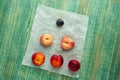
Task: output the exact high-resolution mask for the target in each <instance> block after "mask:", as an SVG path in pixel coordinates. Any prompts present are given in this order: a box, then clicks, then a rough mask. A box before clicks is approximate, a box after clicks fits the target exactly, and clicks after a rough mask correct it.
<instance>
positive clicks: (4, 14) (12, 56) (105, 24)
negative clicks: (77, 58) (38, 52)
mask: <svg viewBox="0 0 120 80" xmlns="http://www.w3.org/2000/svg"><path fill="white" fill-rule="evenodd" d="M39 3H41V4H44V5H46V6H50V7H54V8H56V9H62V10H67V11H71V12H75V13H78V14H83V15H88V16H89V26H88V27H89V28H88V33H87V36H86V41H85V47H84V53H83V57H82V64H81V69H80V78H79V79H75V78H70V77H66V76H61V75H59V74H55V73H51V72H48V71H44V70H40V69H35V68H30V67H26V66H23V65H21V62H22V59H23V56H24V54H25V51H26V47H27V44H28V40H29V37H30V32H31V28H32V23H33V19H34V16H35V12H36V8H37V5H38V4H39ZM0 80H120V0H0Z"/></svg>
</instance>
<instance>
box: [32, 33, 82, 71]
mask: <svg viewBox="0 0 120 80" xmlns="http://www.w3.org/2000/svg"><path fill="white" fill-rule="evenodd" d="M53 40H54V39H53V36H52V35H50V34H43V35H42V36H40V43H41V44H42V45H43V46H45V47H49V46H51V45H52V43H53ZM74 46H75V42H74V41H73V40H72V39H71V38H70V37H69V36H64V37H63V38H62V39H61V48H62V49H63V50H71V49H73V47H74ZM32 62H33V64H34V65H36V66H41V65H42V64H43V63H44V62H45V54H44V53H43V52H35V53H34V54H33V55H32ZM63 63H64V58H63V56H62V55H60V54H53V55H52V56H51V58H50V64H51V66H52V67H54V68H60V67H61V66H62V65H63ZM68 68H69V70H70V71H72V72H77V71H78V70H79V69H80V62H79V61H78V60H75V59H72V60H70V61H69V62H68Z"/></svg>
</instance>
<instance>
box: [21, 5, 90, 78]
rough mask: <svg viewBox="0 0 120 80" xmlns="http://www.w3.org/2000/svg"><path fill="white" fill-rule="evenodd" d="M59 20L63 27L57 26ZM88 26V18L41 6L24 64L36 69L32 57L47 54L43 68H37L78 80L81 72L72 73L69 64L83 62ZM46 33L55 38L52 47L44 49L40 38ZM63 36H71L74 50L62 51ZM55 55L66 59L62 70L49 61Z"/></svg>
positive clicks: (37, 12) (36, 16)
mask: <svg viewBox="0 0 120 80" xmlns="http://www.w3.org/2000/svg"><path fill="white" fill-rule="evenodd" d="M58 18H61V19H63V21H64V25H63V26H62V27H57V26H56V20H57V19H58ZM87 26H88V17H87V16H84V15H79V14H76V13H72V12H67V11H63V10H57V9H54V8H50V7H47V6H44V5H39V6H38V8H37V11H36V15H35V18H34V22H33V26H32V31H31V35H30V39H29V42H28V46H27V49H26V53H25V56H24V59H23V62H22V64H23V65H26V66H30V67H36V66H35V65H33V63H32V61H31V56H32V54H33V53H35V52H37V51H41V52H43V53H45V56H46V60H45V63H44V64H43V65H42V66H40V67H37V68H41V69H45V70H48V71H51V72H55V73H58V74H62V75H66V76H70V77H76V78H78V77H79V72H77V73H71V72H70V71H69V69H68V62H69V60H70V59H77V60H79V61H80V62H81V58H82V53H83V47H84V41H85V37H86V32H87ZM44 33H49V34H52V35H53V37H54V42H53V44H52V46H50V47H47V48H45V47H43V46H42V45H41V44H40V42H39V38H40V36H41V35H42V34H44ZM63 36H70V37H71V38H72V39H73V40H74V41H75V47H74V48H73V49H72V50H70V51H63V50H62V49H61V46H60V42H61V38H62V37H63ZM54 53H60V54H61V55H62V56H63V57H64V63H63V66H62V67H61V68H60V69H54V68H52V67H51V65H50V61H49V60H50V57H51V56H52V54H54Z"/></svg>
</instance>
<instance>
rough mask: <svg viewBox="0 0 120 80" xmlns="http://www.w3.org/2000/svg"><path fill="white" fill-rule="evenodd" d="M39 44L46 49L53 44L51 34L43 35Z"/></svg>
mask: <svg viewBox="0 0 120 80" xmlns="http://www.w3.org/2000/svg"><path fill="white" fill-rule="evenodd" d="M40 43H41V44H42V45H43V46H46V47H48V46H51V45H52V43H53V36H52V35H51V34H43V35H42V36H41V37H40Z"/></svg>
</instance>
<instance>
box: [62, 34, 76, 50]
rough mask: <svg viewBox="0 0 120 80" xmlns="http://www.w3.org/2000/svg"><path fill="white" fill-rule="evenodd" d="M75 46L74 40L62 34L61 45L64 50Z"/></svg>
mask: <svg viewBox="0 0 120 80" xmlns="http://www.w3.org/2000/svg"><path fill="white" fill-rule="evenodd" d="M74 46H75V42H74V41H73V40H72V39H71V38H70V37H69V36H64V37H63V38H62V40H61V47H62V49H64V50H71V49H72V48H73V47H74Z"/></svg>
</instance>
